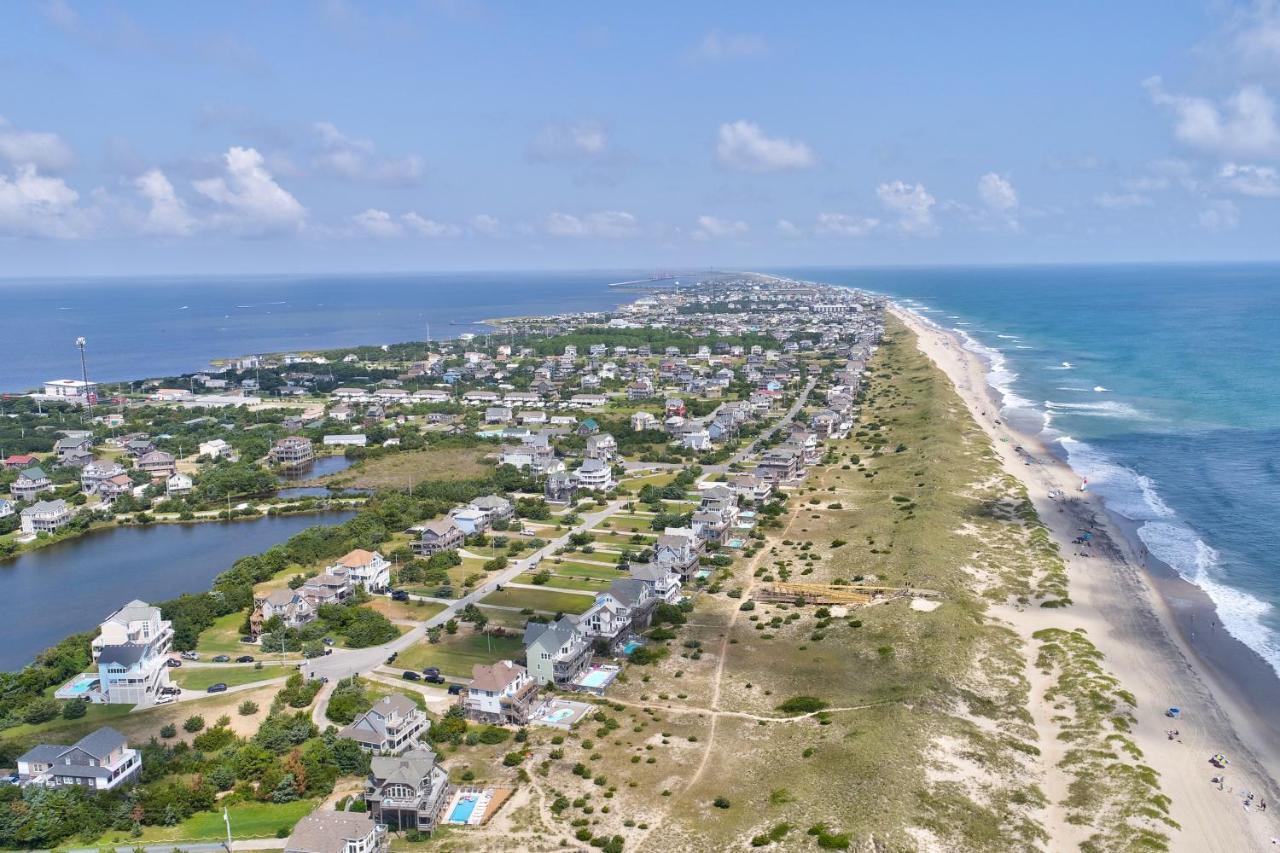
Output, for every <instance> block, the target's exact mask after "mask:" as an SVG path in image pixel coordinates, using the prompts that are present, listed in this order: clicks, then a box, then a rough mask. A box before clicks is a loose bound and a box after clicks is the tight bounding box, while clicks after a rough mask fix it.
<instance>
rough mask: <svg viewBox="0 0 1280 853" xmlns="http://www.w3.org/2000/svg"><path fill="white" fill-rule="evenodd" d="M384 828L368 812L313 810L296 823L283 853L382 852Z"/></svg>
mask: <svg viewBox="0 0 1280 853" xmlns="http://www.w3.org/2000/svg"><path fill="white" fill-rule="evenodd" d="M386 849H387V829H386V827H385V826H383V825H382V824H380V823H378V822H377V821H375V820H374V819H373V816H372V815H370V814H368V813H356V812H337V811H325V810H316V811H314V812H312V813H311V814H309V815H307V816H306V817H304V818H303V819H302V820H300V821H298V824H297V825H296V826H295V827H294V828H293V834H292V835H290V836H289V838H288V840H286V841H285V843H284V851H285V853H382V851H384V850H386Z"/></svg>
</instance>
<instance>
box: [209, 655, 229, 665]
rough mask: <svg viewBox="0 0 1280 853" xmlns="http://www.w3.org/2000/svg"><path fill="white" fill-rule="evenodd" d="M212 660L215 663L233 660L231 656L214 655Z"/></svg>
mask: <svg viewBox="0 0 1280 853" xmlns="http://www.w3.org/2000/svg"><path fill="white" fill-rule="evenodd" d="M212 660H213V662H214V663H226V662H227V661H229V660H231V655H214V656H213V658H212Z"/></svg>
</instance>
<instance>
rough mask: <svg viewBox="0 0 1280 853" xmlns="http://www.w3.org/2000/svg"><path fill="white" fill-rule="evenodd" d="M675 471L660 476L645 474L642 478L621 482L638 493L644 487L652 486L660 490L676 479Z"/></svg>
mask: <svg viewBox="0 0 1280 853" xmlns="http://www.w3.org/2000/svg"><path fill="white" fill-rule="evenodd" d="M677 473H678V472H676V471H666V472H664V473H661V474H646V475H644V476H643V477H635V478H633V479H625V480H623V481H622V482H624V483H626V484H627V485H628V486H631V487H632V488H634V489H636V490H637V491H639V490H640V489H643V488H644V487H645V486H654V487H656V488H659V489H660V488H662V487H663V486H665V485H667V483H670V482H671V481H672V480H674V479H675V478H676V474H677Z"/></svg>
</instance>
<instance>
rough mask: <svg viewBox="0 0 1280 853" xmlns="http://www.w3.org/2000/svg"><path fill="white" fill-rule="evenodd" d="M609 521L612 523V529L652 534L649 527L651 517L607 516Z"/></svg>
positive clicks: (651, 520)
mask: <svg viewBox="0 0 1280 853" xmlns="http://www.w3.org/2000/svg"><path fill="white" fill-rule="evenodd" d="M609 521H611V522H613V529H615V530H628V531H640V532H642V533H652V532H653V529H652V528H651V527H650V526H649V525H650V524H651V523H652V522H653V516H651V515H645V516H641V515H625V514H618V515H612V516H609Z"/></svg>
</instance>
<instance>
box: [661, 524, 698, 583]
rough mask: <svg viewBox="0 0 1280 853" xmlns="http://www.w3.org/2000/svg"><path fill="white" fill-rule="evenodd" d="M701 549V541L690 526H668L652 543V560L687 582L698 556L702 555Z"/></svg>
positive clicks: (695, 567)
mask: <svg viewBox="0 0 1280 853" xmlns="http://www.w3.org/2000/svg"><path fill="white" fill-rule="evenodd" d="M703 549H704V545H703V541H702V540H701V539H700V538H698V534H696V533H694V532H693V530H692V528H688V527H668V528H666V529H665V530H664V531H663V532H662V534H661V535H659V536H658V541H657V542H656V543H654V546H653V562H655V563H657V564H658V565H660V566H665V567H666V568H667V570H668V571H671V572H674V573H675V574H677V575H679V576H680V577H681V579H682V580H684V581H685V582H688V581H689V580H690V579H691V578H692V577H693V574H694V572H696V571H697V570H698V558H699V557H701V556H702V553H703Z"/></svg>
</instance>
